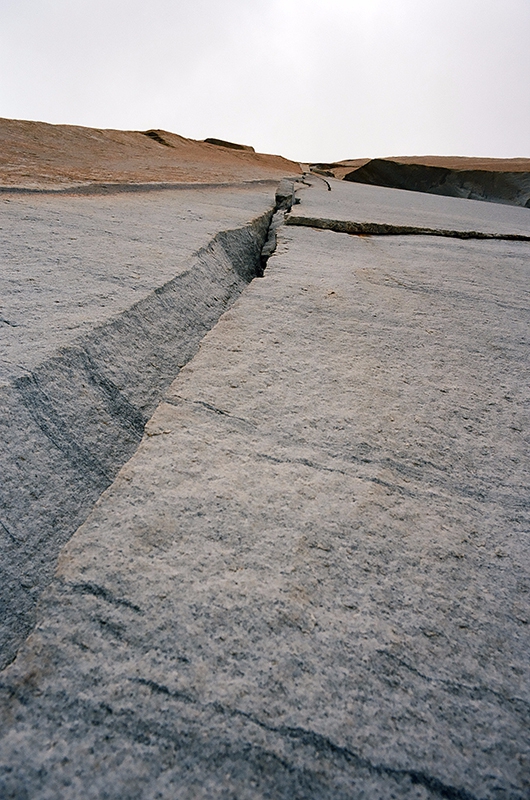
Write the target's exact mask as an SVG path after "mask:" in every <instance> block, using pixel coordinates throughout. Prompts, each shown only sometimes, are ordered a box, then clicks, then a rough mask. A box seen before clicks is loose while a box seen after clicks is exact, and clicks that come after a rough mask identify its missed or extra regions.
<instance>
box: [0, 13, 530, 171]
mask: <svg viewBox="0 0 530 800" xmlns="http://www.w3.org/2000/svg"><path fill="white" fill-rule="evenodd" d="M0 116H4V117H14V118H18V119H35V120H44V121H46V122H56V123H58V122H61V123H70V124H76V125H89V126H93V127H99V128H127V129H135V130H142V129H146V128H164V129H166V130H171V131H174V132H176V133H180V134H181V135H183V136H189V137H192V138H196V139H203V138H205V137H207V136H215V137H218V138H223V139H229V140H232V141H237V142H242V143H245V144H252V145H254V147H256V149H258V150H260V151H262V152H270V153H271V152H274V153H281V154H282V155H285V156H288V157H290V158H294V159H296V160H307V161H328V160H329V161H331V160H336V159H340V158H356V157H360V156H370V157H376V156H388V155H420V154H440V155H450V154H451V155H474V156H495V157H514V156H526V157H530V0H121V1H120V0H0Z"/></svg>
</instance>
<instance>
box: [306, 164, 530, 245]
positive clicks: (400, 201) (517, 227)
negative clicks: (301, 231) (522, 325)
mask: <svg viewBox="0 0 530 800" xmlns="http://www.w3.org/2000/svg"><path fill="white" fill-rule="evenodd" d="M310 181H311V182H312V183H313V184H314V189H313V191H307V192H303V191H301V192H300V194H299V196H300V199H301V202H300V204H299V205H297V206H294V208H293V210H292V214H291V216H292V217H312V218H315V219H322V220H325V219H327V220H344V221H348V222H357V223H376V224H383V225H396V226H398V225H399V226H407V227H416V228H427V229H429V230H453V231H476V232H478V233H486V234H496V235H501V236H502V235H508V236H509V235H523V236H530V209H526V208H517V207H512V206H504V205H498V204H496V203H483V202H480V201H479V200H464V199H461V198H455V197H440V196H437V195H429V194H427V195H426V194H425V193H423V192H408V191H403V190H401V189H388V188H385V187H381V186H368V185H363V184H355V183H346V182H344V181H337V180H334V179H329V183H330V184H331V186H332V191H331V192H328V191H327V188H326V185H325V183H324V181H322V180H321V179H318V178H317V177H316V176H311V178H310Z"/></svg>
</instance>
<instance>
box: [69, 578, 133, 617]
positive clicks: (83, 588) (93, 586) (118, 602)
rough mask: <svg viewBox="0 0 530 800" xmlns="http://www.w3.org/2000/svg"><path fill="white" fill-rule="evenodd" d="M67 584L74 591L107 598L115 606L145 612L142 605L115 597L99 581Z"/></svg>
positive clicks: (106, 600) (102, 598)
mask: <svg viewBox="0 0 530 800" xmlns="http://www.w3.org/2000/svg"><path fill="white" fill-rule="evenodd" d="M67 585H69V587H70V588H71V590H72V591H73V592H77V593H78V594H91V595H93V596H94V597H98V598H100V599H101V600H105V602H107V603H110V604H111V605H113V606H124V607H125V608H130V609H131V610H132V611H136V613H137V614H143V613H144V612H143V610H142V609H141V608H140V606H137V605H136V604H135V603H131V601H130V600H126V599H124V598H121V597H115V596H114V595H113V594H112V592H111V591H110V590H109V589H106V588H105V587H104V586H99V585H98V584H97V583H71V584H67Z"/></svg>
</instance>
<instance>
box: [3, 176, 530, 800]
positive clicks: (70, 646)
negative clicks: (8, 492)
mask: <svg viewBox="0 0 530 800" xmlns="http://www.w3.org/2000/svg"><path fill="white" fill-rule="evenodd" d="M346 188H347V190H348V191H350V188H351V187H346ZM362 188H365V187H362ZM366 188H368V187H366ZM370 188H371V187H370ZM309 191H312V190H307V195H306V196H307V198H308V199H309ZM314 191H315V195H316V194H317V191H316V190H314ZM331 196H332V195H331ZM324 197H326V198H329V197H330V195H328V194H326V195H324ZM407 197H409V194H408V193H407ZM439 199H440V198H436V200H439ZM311 202H313V203H314V205H315V206H317V205H318V204H320V203H321V201H320V196H319V197H318V198H317V199H315V200H314V201H311ZM330 202H334V200H333V197H332V199H331V201H330ZM455 202H456V203H458V201H454V200H453V201H452V203H455ZM320 208H322V205H320ZM278 239H279V244H278V249H277V252H276V254H275V255H274V256H273V257H272V258H271V259H270V261H269V266H268V268H267V271H266V273H265V278H264V279H260V280H255V281H254V282H253V283H251V284H250V286H249V287H248V288H247V289H246V290H245V292H244V293H243V295H242V296H241V298H240V299H239V300H238V301H237V302H236V303H235V305H234V306H233V307H232V309H231V310H230V311H229V312H227V313H226V314H225V315H224V316H223V317H222V318H221V320H220V322H219V323H218V324H217V326H216V327H215V328H213V330H212V331H211V332H210V333H209V334H208V335H207V336H206V338H205V339H204V340H203V343H202V346H201V348H200V351H199V353H198V354H197V355H196V356H195V358H194V359H193V360H192V361H191V362H190V363H189V364H188V366H187V367H185V368H184V369H183V370H182V371H181V373H180V374H179V376H178V378H177V379H176V380H175V381H174V383H173V384H172V386H171V388H170V390H169V392H168V394H167V397H166V401H165V402H163V403H162V404H161V405H160V406H159V408H158V409H157V411H156V413H155V414H154V416H153V418H152V419H151V420H150V422H149V424H148V426H147V429H146V435H145V436H144V439H143V441H142V443H141V445H140V447H139V449H138V450H137V452H136V454H135V455H134V456H133V458H132V459H131V460H130V461H129V462H128V463H127V464H126V465H125V466H124V467H123V468H122V470H121V472H120V473H119V475H118V477H117V479H116V481H115V482H114V484H113V485H112V486H111V487H110V488H109V489H108V490H107V492H106V493H105V494H104V495H103V497H102V498H101V500H100V501H99V502H98V504H97V505H96V507H95V508H94V510H93V512H92V514H91V515H90V517H89V518H88V520H87V521H86V523H85V524H84V525H83V526H82V527H81V528H80V529H79V530H78V531H77V533H76V534H75V536H74V537H73V538H72V539H71V540H70V542H69V544H68V545H67V546H66V547H65V548H64V549H63V551H62V554H61V558H60V563H59V567H58V571H57V574H56V578H55V580H54V582H53V584H52V586H51V588H50V589H49V591H48V592H47V595H46V597H45V599H44V601H43V602H42V603H41V607H40V612H39V623H38V625H37V628H36V630H35V631H34V633H33V634H32V635H31V636H30V637H29V639H28V640H27V642H26V644H25V645H24V647H23V648H22V650H21V652H20V654H19V656H18V658H17V660H16V661H15V662H14V663H13V665H11V667H9V668H8V669H7V670H6V671H5V672H4V673H3V675H2V718H1V724H0V731H1V733H2V740H1V745H0V753H1V763H2V772H1V776H2V777H1V779H0V780H1V781H2V782H1V783H0V786H2V796H3V797H6V798H8V797H9V798H11V797H12V798H19V797H20V798H22V797H28V798H29V797H31V798H47V799H48V798H61V799H62V798H81V797H82V798H83V799H85V798H100V797H103V796H104V797H106V798H155V797H158V798H168V799H169V798H175V797H178V798H198V797H204V798H236V797H237V798H238V799H239V798H267V797H274V798H280V797H281V798H289V800H291V799H292V798H300V800H302V798H304V799H305V798H315V800H316V799H317V798H318V800H321V798H330V799H331V798H333V799H334V800H335V799H336V798H351V799H352V800H353V798H355V800H357V798H373V800H380V798H422V799H423V798H455V799H456V800H473V798H481V800H485V799H486V798H487V799H488V800H489V799H490V798H491V800H493V798H495V800H499V798H504V799H506V800H508V799H509V800H514V799H518V800H523V798H526V797H528V792H529V788H530V782H529V781H530V760H529V758H530V737H529V730H530V692H529V686H530V681H529V677H530V676H529V663H530V660H529V636H528V630H529V624H530V609H529V603H528V599H529V591H530V575H529V569H528V567H529V564H528V547H527V533H528V522H529V519H528V496H529V492H528V483H529V470H528V460H527V455H528V440H527V431H528V422H529V420H528V409H529V395H528V370H527V364H528V360H527V359H528V286H529V280H528V277H529V276H528V269H529V266H528V265H529V256H530V245H529V244H527V243H524V242H498V241H466V242H462V241H459V240H447V239H440V238H436V237H421V236H408V237H381V238H379V237H352V236H346V235H342V234H336V233H332V232H329V231H312V230H308V229H298V228H284V229H283V230H281V231H280V233H279V236H278Z"/></svg>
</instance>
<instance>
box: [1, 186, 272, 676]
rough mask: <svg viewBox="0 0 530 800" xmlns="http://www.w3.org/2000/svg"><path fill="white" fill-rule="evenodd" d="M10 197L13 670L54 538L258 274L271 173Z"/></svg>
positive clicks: (7, 367)
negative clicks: (258, 177)
mask: <svg viewBox="0 0 530 800" xmlns="http://www.w3.org/2000/svg"><path fill="white" fill-rule="evenodd" d="M8 200H9V202H7V201H8ZM0 203H1V204H2V217H1V226H2V237H3V241H2V259H3V260H2V271H1V279H0V283H1V291H2V294H1V297H2V303H3V306H2V312H1V315H2V317H3V319H4V324H3V325H2V326H1V327H0V353H1V356H0V358H1V359H2V361H1V363H2V366H3V370H2V380H1V381H0V547H1V550H2V559H1V563H0V667H3V666H5V664H6V663H8V662H9V661H10V660H11V659H12V658H13V657H14V655H15V653H16V649H17V647H18V645H19V644H20V643H21V642H22V641H23V640H24V638H25V637H26V635H27V633H28V632H29V630H30V628H31V626H32V624H33V622H34V611H35V603H36V601H37V599H38V597H39V595H40V592H41V591H42V588H43V586H45V585H46V583H47V582H48V581H49V579H50V577H51V575H52V574H53V569H54V565H55V559H56V556H57V553H58V551H59V550H60V548H61V547H62V545H63V544H64V542H65V541H66V540H67V539H68V537H69V536H70V535H71V534H72V533H73V532H74V531H75V530H76V529H77V528H78V527H79V525H80V524H81V522H82V521H83V520H84V519H85V518H86V515H87V513H88V511H89V510H90V508H91V507H92V506H93V504H94V502H95V501H96V499H97V497H98V496H99V495H100V494H101V492H102V491H103V490H104V489H105V488H106V487H107V486H108V485H109V484H110V483H111V482H112V480H113V478H114V476H115V475H116V472H117V471H118V469H119V468H120V466H121V465H122V464H123V463H124V462H125V461H126V460H127V459H128V458H129V457H130V456H131V455H132V453H133V452H134V450H135V449H136V447H137V446H138V444H139V442H140V440H141V438H142V433H143V428H144V425H145V423H146V421H147V420H148V419H149V417H150V416H151V414H152V413H153V411H154V409H155V408H156V406H157V404H158V402H159V401H160V398H161V396H162V394H163V392H164V390H165V389H166V388H167V386H168V385H169V384H170V383H171V381H172V380H173V379H174V377H175V376H176V375H177V374H178V371H179V369H180V367H182V366H183V364H185V363H186V362H187V361H188V360H189V359H190V358H191V357H192V356H193V354H194V353H195V352H196V350H197V347H198V343H199V341H200V339H201V338H202V337H203V336H204V334H205V333H206V331H208V330H209V329H210V328H211V327H212V326H213V325H214V324H215V322H216V321H217V319H218V318H219V316H220V315H221V314H222V313H223V312H224V311H225V310H226V309H227V308H228V307H229V306H230V305H231V303H232V302H233V301H234V300H235V298H236V297H237V296H238V295H239V293H240V292H241V291H242V289H243V288H244V286H246V285H247V283H248V281H250V280H251V279H252V278H253V277H254V276H255V275H256V273H257V272H259V271H260V269H261V262H260V252H261V248H262V244H263V242H264V240H265V238H266V235H267V228H268V225H269V221H270V218H271V214H272V211H273V208H274V186H257V187H253V188H247V189H234V188H231V189H229V190H227V189H224V190H215V189H211V190H208V191H206V190H204V189H191V190H190V189H188V190H181V191H170V190H167V191H163V192H162V191H159V192H155V191H151V192H147V193H138V192H136V191H135V192H134V193H124V192H121V193H117V194H113V195H108V196H95V195H91V196H89V197H83V196H81V197H80V196H75V195H72V196H68V197H67V196H50V195H33V196H22V195H12V196H11V197H7V196H4V197H3V199H0Z"/></svg>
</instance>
